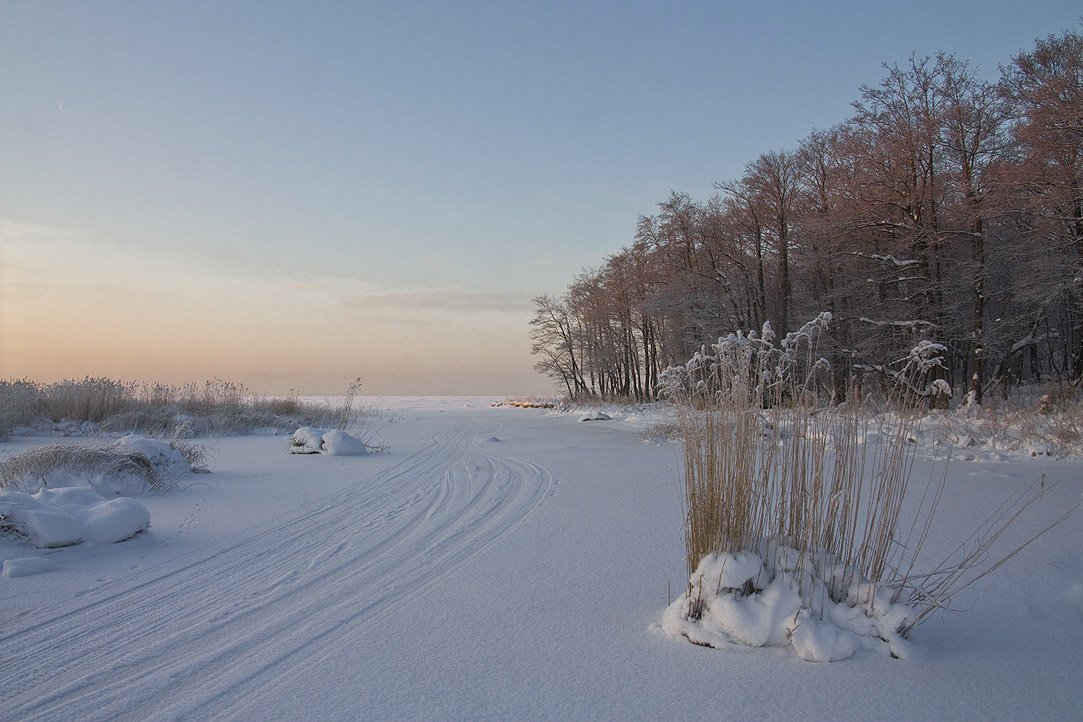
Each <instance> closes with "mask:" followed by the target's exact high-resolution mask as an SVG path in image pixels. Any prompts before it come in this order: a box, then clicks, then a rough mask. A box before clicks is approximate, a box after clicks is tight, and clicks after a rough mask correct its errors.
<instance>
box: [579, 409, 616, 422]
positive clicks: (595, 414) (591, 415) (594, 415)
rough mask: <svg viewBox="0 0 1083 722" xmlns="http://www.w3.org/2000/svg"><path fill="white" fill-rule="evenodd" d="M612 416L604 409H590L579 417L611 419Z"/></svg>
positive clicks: (590, 419)
mask: <svg viewBox="0 0 1083 722" xmlns="http://www.w3.org/2000/svg"><path fill="white" fill-rule="evenodd" d="M611 418H612V417H611V416H610V415H609V414H607V413H605V412H604V411H590V412H588V413H586V414H583V415H582V416H580V417H579V420H580V421H609V420H610V419H611Z"/></svg>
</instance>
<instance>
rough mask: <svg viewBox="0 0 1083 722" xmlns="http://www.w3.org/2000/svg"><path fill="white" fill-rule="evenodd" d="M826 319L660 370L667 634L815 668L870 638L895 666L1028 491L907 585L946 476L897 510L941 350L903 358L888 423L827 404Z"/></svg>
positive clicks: (971, 572)
mask: <svg viewBox="0 0 1083 722" xmlns="http://www.w3.org/2000/svg"><path fill="white" fill-rule="evenodd" d="M830 319H831V317H830V314H827V313H824V314H821V315H820V316H818V317H817V318H816V319H814V320H813V321H811V322H809V323H808V324H806V325H805V326H804V327H802V328H801V329H800V330H799V331H797V332H795V333H791V334H789V335H788V336H787V337H786V338H784V339H782V340H781V341H780V342H778V343H776V338H775V335H774V334H773V332H772V331H771V328H770V326H769V325H765V326H764V328H763V330H762V332H761V333H760V334H756V333H755V332H749V333H737V334H733V335H730V336H728V337H726V338H722V339H719V341H718V343H716V344H714V345H713V346H711V347H710V348H709V349H708V348H705V349H704V350H702V351H701V352H700V353H697V354H696V355H695V356H694V357H693V358H692V359H690V360H689V361H688V362H687V363H686V364H684V365H683V366H680V367H675V368H671V369H669V370H667V372H666V373H665V375H664V377H663V382H662V386H663V390H664V392H665V393H666V394H667V395H668V396H669V398H670V399H672V400H673V401H674V402H675V403H676V404H677V406H678V408H679V417H678V418H679V422H678V423H679V427H680V434H681V437H682V440H683V460H684V490H683V492H684V493H683V501H684V505H685V543H686V552H687V563H688V574H689V585H688V590H687V592H686V593H685V594H684V595H682V597H681V598H680V599H678V600H677V601H676V602H675V603H674V604H673V605H671V607H670V609H669V610H667V614H666V617H665V621H664V623H663V627H664V628H665V630H666V631H667V632H668V633H670V634H672V635H674V636H683V637H687V638H689V639H691V640H692V641H694V642H697V643H700V644H705V645H707V646H724V645H726V644H728V643H730V642H733V641H738V642H743V643H746V644H754V645H762V644H786V643H789V642H792V644H793V646H794V648H795V650H796V651H797V652H798V654H800V655H801V656H802V657H804V658H806V659H816V660H830V659H838V658H844V657H846V656H849V655H850V654H852V653H853V652H854V651H856V649H857V648H859V647H860V646H862V645H864V646H869V643H868V639H870V638H871V639H872V640H873V641H874V642H875V640H880V641H882V642H886V643H887V647H888V648H889V649H890V651H891V653H892V654H894V655H896V656H900V655H901V651H900V650H901V649H902V648H903V645H902V643H901V638H902V637H904V636H905V635H906V634H907V633H908V632H909V631H910V629H912V627H913V626H914V625H915V624H916V623H917V622H918V621H920V620H921V619H922V618H924V617H925V616H927V615H928V614H929V613H930V612H931V611H933V610H935V609H938V608H941V607H943V606H944V605H945V604H946V603H947V600H948V598H949V597H950V596H951V595H952V594H954V593H956V592H958V591H960V590H961V589H962V588H963V587H965V586H967V585H969V584H970V583H972V582H973V581H975V580H976V579H977V578H979V577H980V576H982V575H983V574H984V573H987V572H988V571H989V567H988V566H986V567H980V563H981V562H983V561H987V556H988V552H989V549H990V546H991V545H992V544H993V542H995V541H996V539H997V538H998V537H999V536H1000V535H1001V533H1002V532H1003V531H1004V529H1005V528H1006V527H1007V526H1008V525H1009V524H1010V523H1011V521H1013V520H1014V519H1015V518H1016V517H1017V516H1018V514H1019V513H1020V512H1021V510H1022V509H1023V508H1025V507H1026V506H1027V505H1029V504H1030V503H1032V502H1033V501H1034V500H1035V499H1036V498H1037V495H1038V494H1040V491H1041V490H1040V488H1038V489H1035V490H1034V492H1033V493H1030V494H1029V495H1027V496H1023V497H1020V498H1016V499H1014V500H1012V502H1011V503H1009V504H1007V505H1006V506H1005V507H1002V509H1001V510H1000V511H999V513H998V514H997V515H996V516H994V517H992V518H991V519H989V520H987V521H986V522H985V523H984V524H982V525H981V526H980V527H979V528H978V529H977V530H976V531H975V534H974V535H973V536H972V537H970V539H969V540H968V543H964V544H963V545H960V547H959V549H958V551H957V554H956V555H955V556H953V557H952V558H949V559H947V560H944V561H942V562H941V563H939V564H937V565H934V566H933V568H932V569H933V570H932V571H931V572H926V573H924V574H918V573H916V572H915V568H916V564H917V562H918V558H919V555H920V553H921V548H922V544H923V542H924V540H925V539H926V537H927V536H928V534H929V531H930V528H931V524H932V518H933V512H934V511H935V509H936V506H937V502H938V500H939V498H940V495H941V492H942V491H943V485H944V481H945V478H946V476H945V475H941V476H939V478H937V479H929V480H927V481H926V483H925V484H924V485H923V486H922V488H921V490H920V496H919V498H918V500H917V502H916V504H917V506H916V508H915V507H914V505H913V503H911V505H910V506H909V507H904V502H905V500H906V499H907V494H908V491H909V487H910V481H911V475H912V474H911V472H912V469H913V461H914V444H913V443H911V441H912V439H911V430H912V429H913V426H914V424H915V422H916V420H917V418H918V417H919V414H920V411H921V409H922V407H923V405H924V403H925V399H926V398H928V397H932V396H935V395H939V394H943V393H944V392H945V391H949V392H950V389H946V388H945V387H946V384H945V383H944V382H942V381H935V380H934V381H931V382H930V381H929V377H930V372H931V371H932V370H933V369H934V368H936V367H937V365H938V363H939V362H938V358H939V352H940V351H941V350H942V348H941V347H939V346H938V345H937V344H933V343H929V342H922V343H921V344H919V345H918V346H917V347H915V348H914V349H913V351H912V352H911V354H910V355H909V357H908V358H905V359H901V360H900V362H899V364H898V370H897V371H896V372H895V378H894V381H895V386H896V388H895V390H894V393H893V395H892V398H891V401H892V405H891V407H890V408H891V412H890V413H882V414H876V415H873V414H870V413H868V412H867V411H866V410H865V409H863V408H862V406H861V404H860V403H855V402H854V401H850V402H848V403H846V404H842V405H839V406H835V405H833V404H832V403H831V401H832V400H831V399H830V398H829V397H828V396H827V395H826V392H825V390H826V389H827V388H828V386H827V384H826V383H825V382H826V381H828V380H829V371H830V369H829V365H828V363H827V362H826V361H825V360H824V359H822V358H820V357H819V356H818V355H817V353H816V346H817V340H818V339H819V337H820V336H821V335H822V334H823V333H824V331H825V330H826V328H827V326H828V324H829V322H830ZM904 509H905V510H906V512H907V513H906V514H905V515H904ZM1013 553H1014V552H1013ZM1009 556H1011V554H1009ZM1002 561H1004V560H1001V562H1002ZM993 566H995V565H993ZM979 567H980V568H979ZM752 598H755V600H756V604H747V603H746V602H748V601H749V600H750V599H752ZM764 610H766V611H764ZM764 614H766V616H764ZM827 627H830V629H827Z"/></svg>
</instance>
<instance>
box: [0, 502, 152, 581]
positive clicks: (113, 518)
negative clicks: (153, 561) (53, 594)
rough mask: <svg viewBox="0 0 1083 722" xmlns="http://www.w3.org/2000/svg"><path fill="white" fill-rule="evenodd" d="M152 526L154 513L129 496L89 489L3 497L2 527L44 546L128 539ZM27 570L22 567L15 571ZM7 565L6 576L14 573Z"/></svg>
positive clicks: (36, 544) (1, 505) (0, 511)
mask: <svg viewBox="0 0 1083 722" xmlns="http://www.w3.org/2000/svg"><path fill="white" fill-rule="evenodd" d="M149 527H150V512H149V511H148V510H147V508H146V507H145V506H143V505H142V504H140V503H139V502H137V501H135V500H134V499H129V498H127V497H119V498H115V499H106V498H105V497H104V496H102V495H101V494H99V493H98V492H97V491H95V490H93V489H88V488H80V487H67V488H60V489H42V490H40V491H39V492H37V493H36V494H33V495H30V494H25V493H23V492H20V491H9V492H6V493H3V494H0V529H7V530H10V531H13V532H15V533H16V534H18V535H19V536H22V537H24V538H25V539H26V540H27V541H28V542H29V543H30V544H32V545H33V546H36V547H41V548H52V547H63V546H71V545H73V544H80V543H82V542H97V543H103V544H108V543H112V542H119V541H124V540H125V539H129V538H131V537H133V536H135V535H136V534H138V533H139V532H141V531H144V530H146V529H147V528H149ZM20 569H21V567H20V566H19V565H16V568H15V572H16V573H18V572H19V571H20ZM8 572H9V570H8V569H7V565H6V564H5V568H4V574H5V576H11V574H9V573H8Z"/></svg>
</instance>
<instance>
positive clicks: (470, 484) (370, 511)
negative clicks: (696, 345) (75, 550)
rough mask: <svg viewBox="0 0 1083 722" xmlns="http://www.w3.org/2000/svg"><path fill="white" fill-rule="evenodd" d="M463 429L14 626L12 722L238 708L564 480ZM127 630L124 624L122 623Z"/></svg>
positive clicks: (222, 712) (6, 648) (196, 714)
mask: <svg viewBox="0 0 1083 722" xmlns="http://www.w3.org/2000/svg"><path fill="white" fill-rule="evenodd" d="M476 432H477V429H476V428H474V427H471V426H459V427H456V428H454V429H452V430H450V431H447V432H444V433H442V434H438V435H437V436H436V437H434V440H433V443H431V444H430V445H429V446H428V447H427V448H425V449H423V450H422V451H420V452H418V453H417V454H414V455H413V456H411V457H410V458H408V459H406V460H404V461H402V462H401V463H399V464H397V465H396V466H395V467H393V468H391V469H388V470H386V471H384V472H382V473H380V474H378V475H376V476H375V477H374V478H373V479H371V480H368V481H362V482H359V483H358V484H357V485H356V486H354V487H351V488H350V489H347V490H345V491H342V492H338V493H335V494H333V495H331V496H329V497H325V498H323V499H321V500H319V501H318V502H315V503H311V504H308V505H306V506H305V507H302V508H300V509H298V510H297V511H296V512H295V513H293V514H289V515H285V516H283V517H279V518H277V519H274V520H272V521H271V522H269V523H267V524H264V525H261V526H259V527H256V528H253V529H249V530H246V531H245V532H241V533H238V534H237V535H234V536H233V537H232V538H231V540H230V541H229V542H228V543H224V544H222V545H221V546H219V547H218V548H217V549H215V550H213V551H212V552H211V553H210V554H208V555H206V556H204V557H203V558H201V559H199V560H198V561H195V562H188V563H183V562H181V563H180V564H181V565H180V566H177V567H175V568H173V569H171V570H168V571H162V570H161V569H157V570H151V571H147V572H144V573H141V574H138V575H133V576H132V577H130V578H128V579H126V580H125V582H126V584H127V585H128V586H127V588H125V589H123V590H122V591H119V592H116V591H114V592H112V593H103V594H102V595H101V596H100V597H99V598H96V599H93V598H92V599H90V600H87V599H86V598H84V599H81V600H77V601H72V602H71V603H70V604H69V605H68V607H67V608H63V607H61V608H60V609H56V610H54V611H53V613H52V614H51V616H48V617H47V618H45V619H41V618H40V617H39V618H37V619H34V620H26V622H27V623H26V624H24V625H22V626H20V627H18V628H14V629H8V630H4V631H3V632H0V658H2V659H5V660H7V663H6V664H5V665H4V666H5V667H6V668H7V669H6V671H5V675H6V677H7V678H6V679H5V682H4V685H3V688H4V689H5V690H7V694H6V698H0V709H3V710H4V715H5V716H6V717H7V718H9V719H83V720H95V719H117V718H133V719H193V718H209V717H216V718H221V717H231V716H236V715H237V714H240V713H241V711H242V710H243V709H244V705H245V702H246V700H248V699H252V698H254V697H256V696H258V695H259V694H260V690H261V689H262V688H263V687H265V686H266V685H269V684H273V683H274V681H275V680H276V679H277V678H279V677H280V676H282V675H285V674H288V673H289V671H290V669H291V668H294V667H296V666H297V665H303V664H305V663H306V662H307V661H308V660H310V659H311V658H313V657H316V656H317V655H319V654H320V653H321V652H322V651H324V650H326V649H328V648H330V647H338V646H340V645H343V644H350V645H352V646H355V647H357V648H358V652H359V654H364V635H363V634H362V633H360V632H361V631H362V630H363V629H364V628H366V627H368V626H370V625H372V624H374V623H376V622H378V621H379V620H380V619H382V618H384V617H385V616H386V615H388V614H390V613H391V612H392V611H393V610H394V609H395V608H396V605H398V604H401V603H402V602H403V601H404V600H407V599H409V598H411V597H414V596H416V595H418V594H420V593H421V592H423V591H424V590H425V589H427V588H429V587H431V586H433V585H434V584H435V583H436V582H437V581H439V580H440V579H441V578H442V577H444V576H445V575H447V574H448V573H450V572H451V571H452V570H453V569H455V567H456V566H458V565H459V564H461V563H462V562H464V561H465V560H467V559H469V558H470V557H472V556H474V555H476V554H478V553H479V552H481V551H482V550H484V549H485V548H486V547H488V546H489V545H491V544H492V543H494V542H495V541H496V540H497V539H499V538H500V537H501V536H502V535H503V534H505V533H507V532H508V531H509V530H511V529H512V528H514V527H515V526H516V525H517V524H519V523H520V522H521V521H522V520H523V519H525V518H526V517H527V516H528V515H529V514H530V513H531V512H532V511H533V510H534V509H535V508H536V507H537V506H538V505H539V504H540V502H541V501H542V500H543V498H544V497H545V496H546V495H547V494H548V493H549V490H550V487H551V486H552V478H551V476H550V474H549V473H548V472H547V471H546V470H545V469H542V468H540V467H538V466H535V465H533V464H531V463H529V462H527V461H525V460H522V459H517V458H512V457H508V456H504V455H501V454H497V453H495V452H494V451H491V450H490V449H491V446H492V445H485V446H484V447H483V446H482V445H481V444H479V443H477V442H475V441H474V440H473V437H474V436H476ZM118 619H119V620H121V621H119V622H118V621H117V620H118Z"/></svg>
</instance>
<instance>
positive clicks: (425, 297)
mask: <svg viewBox="0 0 1083 722" xmlns="http://www.w3.org/2000/svg"><path fill="white" fill-rule="evenodd" d="M342 302H343V303H344V304H345V305H347V306H349V307H351V308H357V309H364V310H398V311H457V312H461V313H487V312H493V311H497V312H520V311H527V310H529V309H530V299H528V298H525V297H523V296H520V295H518V294H511V293H489V292H484V291H462V290H448V289H424V290H416V291H393V292H386V293H354V294H350V295H349V296H346V297H344V298H343V299H342Z"/></svg>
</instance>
